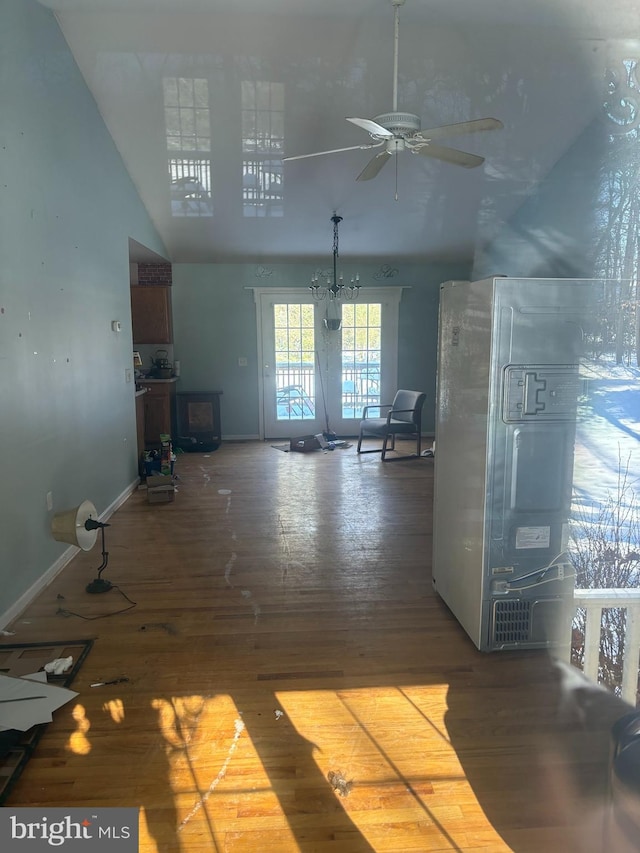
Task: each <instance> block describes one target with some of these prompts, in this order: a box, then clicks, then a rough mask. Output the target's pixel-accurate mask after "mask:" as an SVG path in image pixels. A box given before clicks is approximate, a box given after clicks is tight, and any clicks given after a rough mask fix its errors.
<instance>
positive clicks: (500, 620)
mask: <svg viewBox="0 0 640 853" xmlns="http://www.w3.org/2000/svg"><path fill="white" fill-rule="evenodd" d="M529 605H530V602H528V601H522V600H519V599H514V600H512V601H497V602H496V603H495V616H494V618H495V638H494V639H495V643H496V644H497V645H501V644H503V643H526V642H527V641H528V640H529V631H530V624H529V617H530V606H529Z"/></svg>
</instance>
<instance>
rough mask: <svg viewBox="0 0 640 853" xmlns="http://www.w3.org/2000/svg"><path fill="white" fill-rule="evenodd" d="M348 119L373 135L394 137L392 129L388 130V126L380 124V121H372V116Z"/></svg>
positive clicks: (387, 137) (386, 137)
mask: <svg viewBox="0 0 640 853" xmlns="http://www.w3.org/2000/svg"><path fill="white" fill-rule="evenodd" d="M347 121H350V122H351V124H355V125H357V126H358V127H361V128H362V129H363V130H366V131H367V133H371V134H373V136H384V138H385V139H393V133H391V131H390V130H387V128H386V127H383V126H382V125H381V124H378V122H376V121H372V120H371V119H370V118H348V119H347Z"/></svg>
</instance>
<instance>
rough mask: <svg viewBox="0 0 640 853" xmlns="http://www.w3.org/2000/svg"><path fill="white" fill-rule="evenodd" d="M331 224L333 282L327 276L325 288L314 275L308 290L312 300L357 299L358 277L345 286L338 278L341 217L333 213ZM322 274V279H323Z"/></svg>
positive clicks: (358, 291) (318, 275) (341, 278)
mask: <svg viewBox="0 0 640 853" xmlns="http://www.w3.org/2000/svg"><path fill="white" fill-rule="evenodd" d="M331 221H332V222H333V281H332V280H331V278H330V277H329V275H327V283H326V286H325V285H322V284H320V283H319V282H320V274H319V273H317V272H316V273H314V275H313V276H312V278H311V284H310V285H309V290H310V291H311V294H312V296H313V298H314V299H316V300H318V301H320V300H322V299H330V300H333V299H357V298H358V294H359V293H360V276H359V274H358V273H356V275H355V277H354V278H352V279H351V283H350V284H345V283H344V280H343V277H342V275H340V276H338V269H337V267H338V225H339V224H340V223H341V222H342V217H341V216H338V214H337V213H336V212H335V210H334V212H333V216H332V217H331ZM324 275H325V274H324V273H323V277H324Z"/></svg>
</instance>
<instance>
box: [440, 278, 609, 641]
mask: <svg viewBox="0 0 640 853" xmlns="http://www.w3.org/2000/svg"><path fill="white" fill-rule="evenodd" d="M601 299H602V283H601V282H596V281H591V280H567V279H561V280H557V279H516V278H506V277H494V278H488V279H485V280H483V281H477V282H467V281H448V282H445V283H444V284H443V285H441V291H440V309H439V332H438V374H437V393H436V432H435V437H436V442H435V459H434V464H435V488H434V529H433V564H432V573H433V585H434V588H435V590H436V592H437V593H438V595H439V596H441V598H442V599H443V600H444V602H445V603H446V604H447V606H448V607H449V609H450V610H451V612H452V613H453V615H454V616H455V617H456V618H457V619H458V621H459V622H460V624H461V625H462V627H463V628H464V630H465V631H466V632H467V634H468V635H469V637H470V638H471V640H472V641H473V642H474V643H475V645H476V646H477V647H478V649H480V650H482V651H497V650H505V649H516V648H540V647H545V646H548V645H552V644H555V643H556V642H557V640H558V639H559V638H561V636H562V621H563V613H564V611H563V605H564V604H565V603H566V600H567V596H570V595H571V594H572V589H573V585H574V581H573V578H572V573H573V569H572V566H571V563H570V562H569V559H568V556H567V554H566V547H567V544H568V519H569V513H570V506H571V491H572V477H573V457H574V439H575V427H576V412H577V405H578V400H579V398H580V395H581V393H582V391H583V380H582V379H581V375H580V362H581V358H582V354H583V348H584V339H585V329H586V327H587V326H588V325H589V324H590V323H592V322H593V317H594V313H597V311H598V304H599V302H600V300H601Z"/></svg>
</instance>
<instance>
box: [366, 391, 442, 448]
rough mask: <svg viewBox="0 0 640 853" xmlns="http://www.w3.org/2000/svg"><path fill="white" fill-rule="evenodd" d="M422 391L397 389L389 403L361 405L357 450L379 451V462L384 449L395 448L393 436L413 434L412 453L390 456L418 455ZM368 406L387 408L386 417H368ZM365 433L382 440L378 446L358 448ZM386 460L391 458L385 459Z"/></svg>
mask: <svg viewBox="0 0 640 853" xmlns="http://www.w3.org/2000/svg"><path fill="white" fill-rule="evenodd" d="M426 396H427V395H426V394H425V393H423V392H422V391H398V392H397V393H396V396H395V397H394V398H393V403H387V404H384V405H377V406H365V407H364V409H363V411H362V420H361V421H360V434H359V436H358V450H357V452H358V453H382V460H383V462H384V461H385V460H386V455H387V451H388V450H395V442H396V435H403V436H415V437H416V452H415V454H413V453H411V454H404V455H403V456H397V457H393V458H394V459H409V458H416V457H419V456H420V450H421V446H422V443H421V442H422V436H421V429H422V407H423V405H424V401H425V399H426ZM370 409H378V410H380V414H381V415H382V410H383V409H388V411H387V415H386V417H377V418H374V417H369V410H370ZM366 435H374V436H377V437H378V438H381V439H382V447H378V448H376V449H375V450H362V449H361V446H362V439H363V438H364V437H365V436H366ZM386 461H389V462H390V461H392V459H391V458H390V459H388V460H386Z"/></svg>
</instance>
